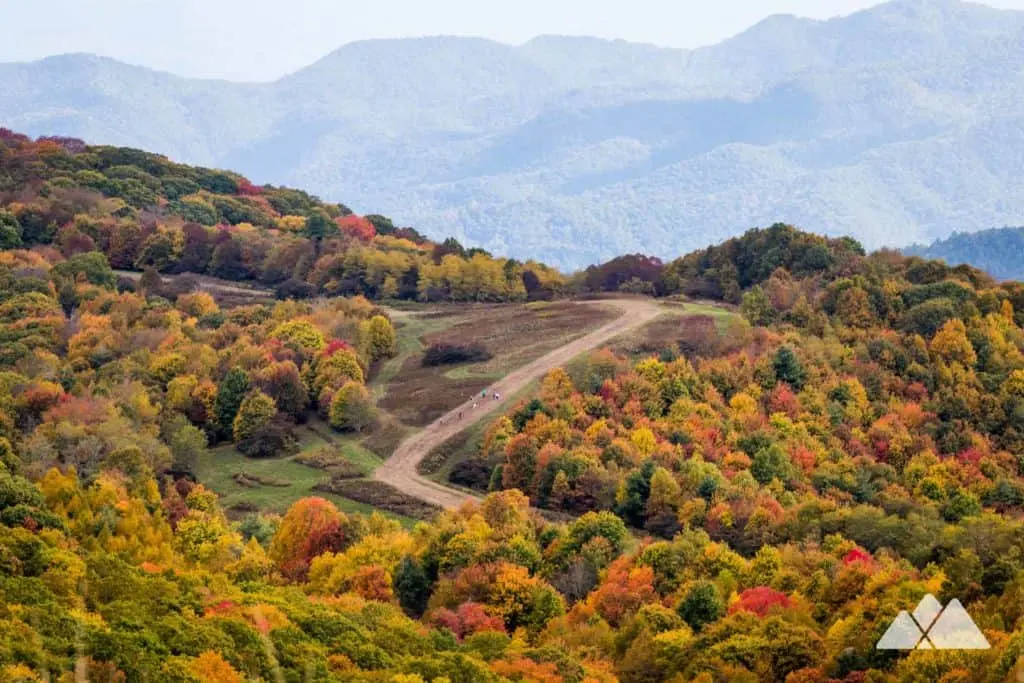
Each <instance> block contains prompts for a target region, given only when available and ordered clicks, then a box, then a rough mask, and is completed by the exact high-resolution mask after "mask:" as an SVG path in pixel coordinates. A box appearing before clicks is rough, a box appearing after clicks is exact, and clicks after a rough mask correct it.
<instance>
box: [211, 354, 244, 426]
mask: <svg viewBox="0 0 1024 683" xmlns="http://www.w3.org/2000/svg"><path fill="white" fill-rule="evenodd" d="M249 387H250V382H249V373H247V372H246V371H245V370H242V369H241V368H231V369H230V370H228V373H227V374H226V375H224V379H223V380H221V382H220V385H219V386H218V387H217V398H216V400H215V401H214V406H213V410H214V414H215V415H216V417H217V425H218V426H219V429H220V435H221V436H222V437H227V436H229V435H231V433H232V429H233V428H234V425H235V417H236V416H237V415H238V408H239V406H241V405H242V401H243V400H244V399H245V395H246V394H247V393H249Z"/></svg>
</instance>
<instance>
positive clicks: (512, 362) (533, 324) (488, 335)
mask: <svg viewBox="0 0 1024 683" xmlns="http://www.w3.org/2000/svg"><path fill="white" fill-rule="evenodd" d="M616 315H617V313H616V311H615V310H614V309H611V308H610V307H607V306H601V305H589V306H582V305H579V304H578V303H574V302H566V301H561V302H535V303H530V304H470V305H466V306H460V307H458V308H454V307H450V306H444V307H434V308H433V309H427V310H426V311H425V312H424V313H419V314H405V315H403V316H402V317H401V323H402V325H401V327H400V328H399V330H398V336H399V355H398V357H396V358H394V359H392V360H391V361H388V363H385V364H384V365H383V366H382V367H381V369H380V370H379V372H378V373H377V375H376V376H375V378H374V379H373V380H372V385H373V386H374V392H375V394H376V395H377V397H378V402H377V406H378V408H380V409H381V410H383V411H385V412H387V413H388V414H390V415H391V416H392V417H393V418H395V419H396V420H397V421H398V422H399V423H401V424H402V425H407V426H411V427H422V426H424V425H427V424H429V423H430V422H432V421H434V420H436V419H437V418H438V417H440V416H441V415H443V414H445V413H446V412H448V411H449V410H451V409H453V408H455V407H457V406H458V405H459V404H460V403H462V402H463V401H465V400H466V399H467V398H468V397H470V396H472V395H474V394H478V393H479V392H480V391H481V390H483V389H485V388H487V387H488V386H489V385H490V384H491V383H493V382H494V381H496V380H497V379H500V378H501V377H504V376H505V375H507V374H508V373H509V372H511V371H512V370H515V369H516V368H519V367H521V366H523V365H525V364H527V363H529V362H531V361H533V360H535V359H537V358H539V357H541V356H542V355H544V354H545V353H548V352H549V351H552V350H554V349H556V348H558V347H559V346H562V345H563V344H565V343H567V342H569V341H571V340H573V339H576V338H578V337H581V336H583V335H585V334H586V333H588V332H590V331H592V330H594V329H596V328H598V327H600V326H601V325H603V324H605V323H606V322H609V321H610V320H613V319H614V318H615V316H616ZM469 341H472V342H479V343H481V344H483V346H484V347H485V348H486V349H487V350H488V351H489V352H490V353H491V354H493V357H492V358H491V359H490V360H487V361H482V362H478V363H464V364H459V365H448V366H444V365H441V366H436V367H426V368H425V367H423V366H422V358H423V350H424V349H425V348H426V347H428V346H430V345H431V344H437V343H448V344H464V343H466V342H469Z"/></svg>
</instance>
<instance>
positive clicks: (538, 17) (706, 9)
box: [0, 0, 1024, 81]
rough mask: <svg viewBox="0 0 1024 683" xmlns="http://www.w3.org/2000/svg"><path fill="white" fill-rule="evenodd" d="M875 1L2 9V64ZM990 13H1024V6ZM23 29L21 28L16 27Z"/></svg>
mask: <svg viewBox="0 0 1024 683" xmlns="http://www.w3.org/2000/svg"><path fill="white" fill-rule="evenodd" d="M874 4H877V2H874V1H872V0H711V1H710V2H708V1H706V0H515V1H514V2H510V1H509V0H358V1H355V0H0V23H2V24H3V25H4V29H3V30H2V31H0V61H22V60H32V59H39V58H41V57H45V56H47V55H53V54H61V53H66V52H92V53H96V54H102V55H106V56H109V57H114V58H117V59H120V60H122V61H126V62H130V63H133V64H141V65H144V66H149V67H152V68H157V69H162V70H165V71H171V72H173V73H177V74H181V75H185V76H203V77H216V78H227V79H231V80H250V81H262V80H272V79H274V78H277V77H279V76H282V75H284V74H286V73H290V72H292V71H295V70H296V69H299V68H301V67H303V66H306V65H308V64H310V63H312V62H314V61H316V60H317V59H319V58H320V57H322V56H323V55H325V54H327V53H328V52H330V51H332V50H334V49H335V48H337V47H339V46H340V45H343V44H344V43H348V42H352V41H354V40H363V39H367V38H395V37H407V36H423V35H437V34H446V35H472V36H484V37H487V38H493V39H495V40H500V41H502V42H506V43H521V42H523V41H526V40H528V39H530V38H531V37H533V36H536V35H539V34H565V35H592V36H599V37H603V38H624V39H626V40H631V41H637V42H645V43H654V44H655V45H663V46H670V47H697V46H700V45H708V44H712V43H716V42H718V41H720V40H722V39H723V38H726V37H728V36H731V35H734V34H736V33H738V32H740V31H742V30H743V29H745V28H747V27H749V26H751V25H753V24H755V23H757V22H758V21H760V20H761V19H763V18H764V17H766V16H768V15H770V14H777V13H787V14H796V15H800V16H807V17H816V18H827V17H833V16H837V15H841V14H849V13H850V12H853V11H855V10H858V9H861V8H864V7H869V6H871V5H874ZM986 4H989V5H994V6H999V7H1015V8H1020V9H1024V0H987V1H986ZM15 27H16V28H15Z"/></svg>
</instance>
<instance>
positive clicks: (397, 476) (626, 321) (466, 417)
mask: <svg viewBox="0 0 1024 683" xmlns="http://www.w3.org/2000/svg"><path fill="white" fill-rule="evenodd" d="M589 303H592V304H603V305H612V306H615V307H617V308H619V309H620V310H621V311H622V315H620V316H619V317H618V318H616V319H615V320H613V321H611V322H610V323H608V324H606V325H604V326H602V327H600V328H598V329H596V330H594V331H593V332H591V333H590V334H587V335H585V336H583V337H580V338H579V339H576V340H574V341H571V342H569V343H568V344H566V345H565V346H561V347H559V348H557V349H555V350H554V351H551V352H550V353H548V354H547V355H544V356H541V357H540V358H538V359H537V360H535V361H533V362H532V363H529V364H527V365H524V366H523V367H521V368H519V369H517V370H514V371H513V372H511V373H509V374H508V375H506V376H505V377H504V378H502V379H501V380H500V381H498V382H495V383H494V384H492V385H491V387H490V391H488V393H487V398H485V399H481V400H479V401H478V402H477V407H476V408H475V409H474V408H473V407H472V404H473V402H472V401H467V402H466V403H464V404H463V405H461V406H459V407H458V408H456V409H455V410H453V411H451V412H450V413H448V414H447V415H444V416H442V417H441V418H439V419H438V420H436V421H434V422H432V423H430V424H429V425H427V426H426V427H424V428H423V429H422V430H420V431H419V432H417V433H416V434H413V435H412V436H410V437H409V438H407V439H406V440H405V441H403V442H402V443H401V444H399V445H398V448H396V449H395V452H394V453H393V454H392V455H391V457H390V458H388V460H387V461H386V462H385V463H384V464H383V465H381V466H380V467H379V468H377V471H376V472H374V475H373V477H374V479H376V480H377V481H382V482H385V483H387V484H391V485H392V486H394V487H395V488H397V489H398V490H399V491H402V492H403V493H406V494H409V495H411V496H415V497H417V498H419V499H421V500H425V501H427V502H428V503H433V504H434V505H439V506H441V507H444V508H447V509H454V508H458V507H460V506H461V505H462V504H463V503H465V502H466V501H469V500H476V496H473V495H471V494H468V493H464V492H462V491H459V490H456V489H452V488H448V487H447V486H443V485H441V484H438V483H437V482H434V481H431V480H430V479H427V478H426V477H423V476H421V475H420V474H419V472H418V471H417V467H418V466H419V464H420V462H421V461H422V460H423V459H424V458H425V457H427V455H428V454H429V453H430V452H431V451H432V450H434V449H435V448H437V447H438V446H440V445H441V444H443V443H444V442H445V441H447V440H448V439H450V438H452V437H453V436H455V435H456V434H458V433H459V432H461V431H463V430H464V429H467V428H468V427H470V426H471V425H473V424H474V423H476V422H478V421H480V420H481V419H483V418H484V417H485V416H487V415H490V414H492V413H494V412H496V411H497V410H498V409H499V408H501V409H504V408H507V404H508V398H510V397H512V396H514V395H515V394H516V392H518V391H520V390H521V389H522V388H523V387H525V386H526V385H527V384H529V383H530V382H532V381H533V380H535V379H538V378H540V377H542V376H543V375H544V373H546V372H547V371H548V370H551V369H552V368H556V367H561V366H563V365H565V364H566V363H568V362H569V361H570V360H572V359H573V358H575V357H576V356H578V355H579V354H581V353H583V352H584V351H588V350H590V349H592V348H594V347H597V346H599V345H601V344H603V343H604V342H606V341H608V340H610V339H612V338H614V337H617V336H619V335H620V334H623V333H624V332H628V331H629V330H632V329H634V328H637V327H640V326H641V325H644V324H645V323H647V322H650V321H651V320H652V319H654V318H655V317H656V316H657V315H658V314H659V313H660V312H661V311H660V309H659V308H658V306H657V305H655V304H654V303H653V302H652V301H645V300H642V299H606V300H600V301H594V302H581V303H580V305H587V304H589ZM492 391H497V392H498V394H499V395H500V396H501V397H502V399H501V400H500V401H495V400H493V399H492V398H491V392H492ZM460 410H461V411H462V419H461V420H460V419H458V413H459V411H460Z"/></svg>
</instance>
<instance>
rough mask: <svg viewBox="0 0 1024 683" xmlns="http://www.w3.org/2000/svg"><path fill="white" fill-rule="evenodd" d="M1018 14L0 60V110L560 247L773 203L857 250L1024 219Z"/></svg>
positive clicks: (428, 226)
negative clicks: (259, 72) (213, 72)
mask: <svg viewBox="0 0 1024 683" xmlns="http://www.w3.org/2000/svg"><path fill="white" fill-rule="evenodd" d="M1022 65H1024V12H1013V11H1004V10H995V9H991V8H989V7H985V6H981V5H973V4H966V3H962V2H958V1H956V0H896V1H895V2H891V3H888V4H885V5H881V6H878V7H875V8H872V9H869V10H865V11H862V12H859V13H856V14H853V15H851V16H849V17H845V18H841V19H834V20H830V21H813V20H808V19H800V18H796V17H791V16H773V17H769V18H768V19H765V20H764V21H762V22H760V23H759V24H757V25H756V26H754V27H752V28H750V29H749V30H748V31H745V32H744V33H742V34H740V35H738V36H735V37H733V38H731V39H729V40H726V41H724V42H722V43H720V44H718V45H714V46H711V47H707V48H702V49H698V50H692V51H687V50H671V49H663V48H656V47H653V46H648V45H637V44H632V43H627V42H623V41H606V40H599V39H595V38H579V37H559V36H542V37H538V38H536V39H534V40H531V41H529V42H527V43H525V44H524V45H520V46H510V45H504V44H500V43H496V42H493V41H488V40H483V39H473V38H453V37H434V38H421V39H403V40H375V41H364V42H357V43H352V44H349V45H345V46H343V47H341V48H340V49H338V50H336V51H335V52H332V53H331V54H329V55H327V56H325V57H324V58H323V59H321V60H319V61H318V62H316V63H315V64H312V65H310V66H309V67H307V68H305V69H302V70H300V71H298V72H296V73H294V74H292V75H290V76H287V77H284V78H282V79H279V80H277V81H275V82H272V83H265V84H232V83H226V82H220V81H204V80H192V79H184V78H178V77H176V76H172V75H169V74H164V73H158V72H154V71H150V70H147V69H143V68H139V67H133V66H128V65H125V64H121V63H119V62H116V61H113V60H109V59H102V58H98V57H93V56H88V55H65V56H60V57H52V58H49V59H44V60H41V61H38V62H33V63H25V64H0V125H3V126H7V127H10V128H13V129H15V130H19V131H23V132H26V133H29V134H33V135H53V134H65V135H75V136H78V137H82V138H85V139H87V140H89V141H91V142H96V143H116V144H127V145H133V146H137V147H142V148H146V149H150V150H155V151H161V152H164V153H166V154H167V155H168V156H171V157H173V158H176V159H178V160H181V161H186V162H190V163H198V164H205V165H218V166H222V167H229V168H233V169H236V170H239V171H242V172H244V173H246V174H248V175H249V176H250V177H251V178H252V179H253V180H254V181H257V182H273V183H287V184H290V185H298V186H301V187H304V188H307V189H309V190H311V191H313V192H315V193H317V194H319V195H321V196H323V197H325V198H328V199H335V200H340V201H344V202H345V203H347V204H349V205H350V206H352V207H353V208H354V209H356V210H361V211H364V212H371V211H372V212H380V213H386V214H388V215H391V216H393V217H394V218H395V220H397V221H399V222H401V223H404V224H411V225H415V226H416V227H417V228H419V229H421V230H423V231H425V232H426V233H428V234H430V235H432V236H435V237H438V236H443V235H448V234H453V235H455V236H457V237H459V238H460V239H462V240H464V241H465V242H466V243H468V244H472V245H479V246H483V247H485V248H488V249H492V250H497V251H502V252H507V253H512V254H514V255H517V256H531V255H532V256H543V257H544V258H545V259H547V260H549V261H554V262H560V263H562V264H563V265H567V266H579V265H584V264H586V263H589V262H591V261H594V260H597V259H601V258H605V257H608V256H611V255H614V254H618V253H623V252H635V251H644V252H648V253H655V254H658V255H663V256H672V255H676V254H678V253H680V252H684V251H688V250H690V249H693V248H697V247H701V246H704V245H706V244H709V243H712V242H716V241H719V240H720V239H722V238H724V237H727V236H729V235H732V234H735V233H736V232H738V231H741V230H744V229H746V228H749V227H751V226H755V225H766V224H770V223H773V222H776V221H787V222H791V223H795V224H798V225H801V226H802V227H805V228H807V229H810V230H815V231H820V232H828V233H831V234H838V233H849V234H853V235H856V236H857V237H859V238H860V239H862V240H863V241H864V242H865V244H866V245H867V246H869V247H875V246H881V245H894V246H900V245H906V244H910V243H914V242H920V243H926V242H930V241H932V240H934V239H936V238H941V237H945V236H948V235H949V234H951V233H952V232H954V231H959V232H970V231H973V230H975V229H977V228H978V227H980V226H986V225H1007V224H1016V223H1018V222H1020V220H1021V216H1024V184H1021V183H1020V182H1019V179H1020V178H1021V177H1024V68H1022Z"/></svg>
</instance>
